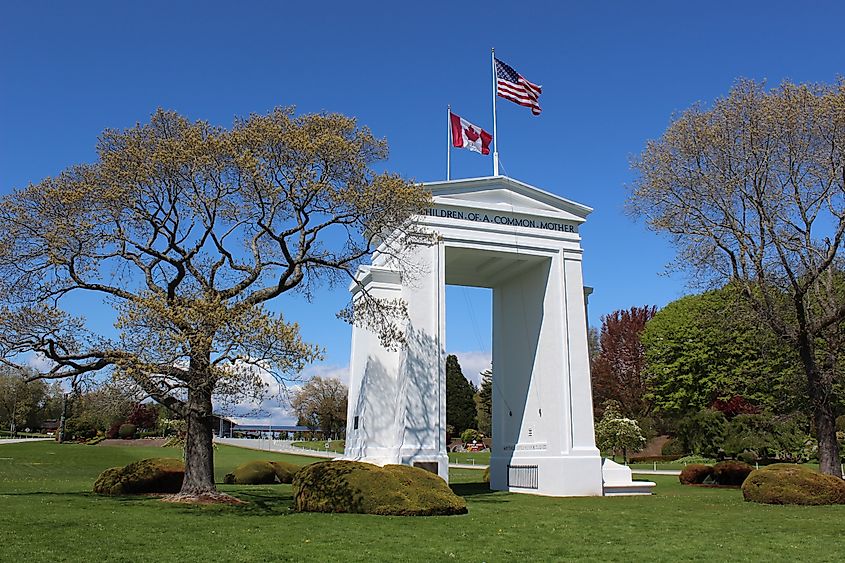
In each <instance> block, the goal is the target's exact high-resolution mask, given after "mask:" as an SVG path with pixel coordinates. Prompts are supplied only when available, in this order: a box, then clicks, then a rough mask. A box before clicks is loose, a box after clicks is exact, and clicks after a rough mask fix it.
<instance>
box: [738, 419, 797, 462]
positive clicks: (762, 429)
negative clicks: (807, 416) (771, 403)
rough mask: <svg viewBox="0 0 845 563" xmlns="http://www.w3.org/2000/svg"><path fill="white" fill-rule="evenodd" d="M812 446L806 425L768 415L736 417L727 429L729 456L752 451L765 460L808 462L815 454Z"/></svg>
mask: <svg viewBox="0 0 845 563" xmlns="http://www.w3.org/2000/svg"><path fill="white" fill-rule="evenodd" d="M812 446H813V444H812V440H810V437H809V436H808V435H807V432H806V429H805V423H803V422H802V421H800V420H799V419H797V418H796V417H794V416H789V417H785V416H775V415H773V414H771V413H768V412H764V413H759V414H740V415H738V416H736V417H735V418H734V419H733V420H731V421H730V423H729V424H728V426H727V429H726V434H725V441H724V449H725V453H726V454H728V455H730V456H736V455H737V454H739V453H740V452H743V451H746V450H753V451H755V452H757V453H759V454H760V455H761V456H763V457H766V458H779V459H783V460H789V461H806V460H807V459H809V457H810V456H811V455H813V453H814V451H813V447H812Z"/></svg>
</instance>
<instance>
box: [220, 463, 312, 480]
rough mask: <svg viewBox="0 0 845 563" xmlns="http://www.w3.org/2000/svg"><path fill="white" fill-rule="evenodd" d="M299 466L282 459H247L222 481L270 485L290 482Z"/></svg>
mask: <svg viewBox="0 0 845 563" xmlns="http://www.w3.org/2000/svg"><path fill="white" fill-rule="evenodd" d="M299 469H300V467H299V466H298V465H294V464H292V463H286V462H284V461H263V460H256V461H248V462H246V463H244V464H241V465H239V466H237V467H236V468H235V470H234V471H233V472H232V473H228V474H227V475H226V476H225V477H224V478H223V482H224V483H226V484H228V485H272V484H273V483H291V482H292V481H293V475H294V474H295V473H296V472H297V471H299Z"/></svg>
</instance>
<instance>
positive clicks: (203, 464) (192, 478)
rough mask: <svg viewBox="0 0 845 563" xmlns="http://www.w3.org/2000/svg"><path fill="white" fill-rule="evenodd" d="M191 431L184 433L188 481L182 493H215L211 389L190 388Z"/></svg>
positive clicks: (189, 418) (189, 424)
mask: <svg viewBox="0 0 845 563" xmlns="http://www.w3.org/2000/svg"><path fill="white" fill-rule="evenodd" d="M187 407H188V420H187V421H188V433H187V435H186V436H185V480H184V481H182V490H181V491H179V493H180V494H184V495H201V494H203V493H216V492H217V487H216V486H215V484H214V448H213V443H212V433H213V429H212V426H213V424H212V422H213V419H212V410H211V390H210V389H206V388H205V387H204V386H200V387H199V388H198V389H193V388H191V389H189V390H188V403H187Z"/></svg>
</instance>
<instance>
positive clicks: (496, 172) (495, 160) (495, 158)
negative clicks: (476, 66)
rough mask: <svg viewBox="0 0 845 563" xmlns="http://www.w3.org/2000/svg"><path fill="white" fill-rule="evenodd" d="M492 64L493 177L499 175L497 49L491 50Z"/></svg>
mask: <svg viewBox="0 0 845 563" xmlns="http://www.w3.org/2000/svg"><path fill="white" fill-rule="evenodd" d="M490 64H491V65H492V68H493V176H498V175H499V144H498V141H499V135H498V132H497V131H496V86H497V78H496V49H494V48H493V49H490Z"/></svg>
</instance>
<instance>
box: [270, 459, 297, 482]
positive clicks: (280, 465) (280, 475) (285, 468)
mask: <svg viewBox="0 0 845 563" xmlns="http://www.w3.org/2000/svg"><path fill="white" fill-rule="evenodd" d="M270 465H272V466H273V470H274V471H275V472H276V480H278V482H279V483H285V484H290V483H293V476H294V475H296V472H297V471H299V470H300V469H302V466H300V465H295V464H293V463H288V462H286V461H271V462H270Z"/></svg>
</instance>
